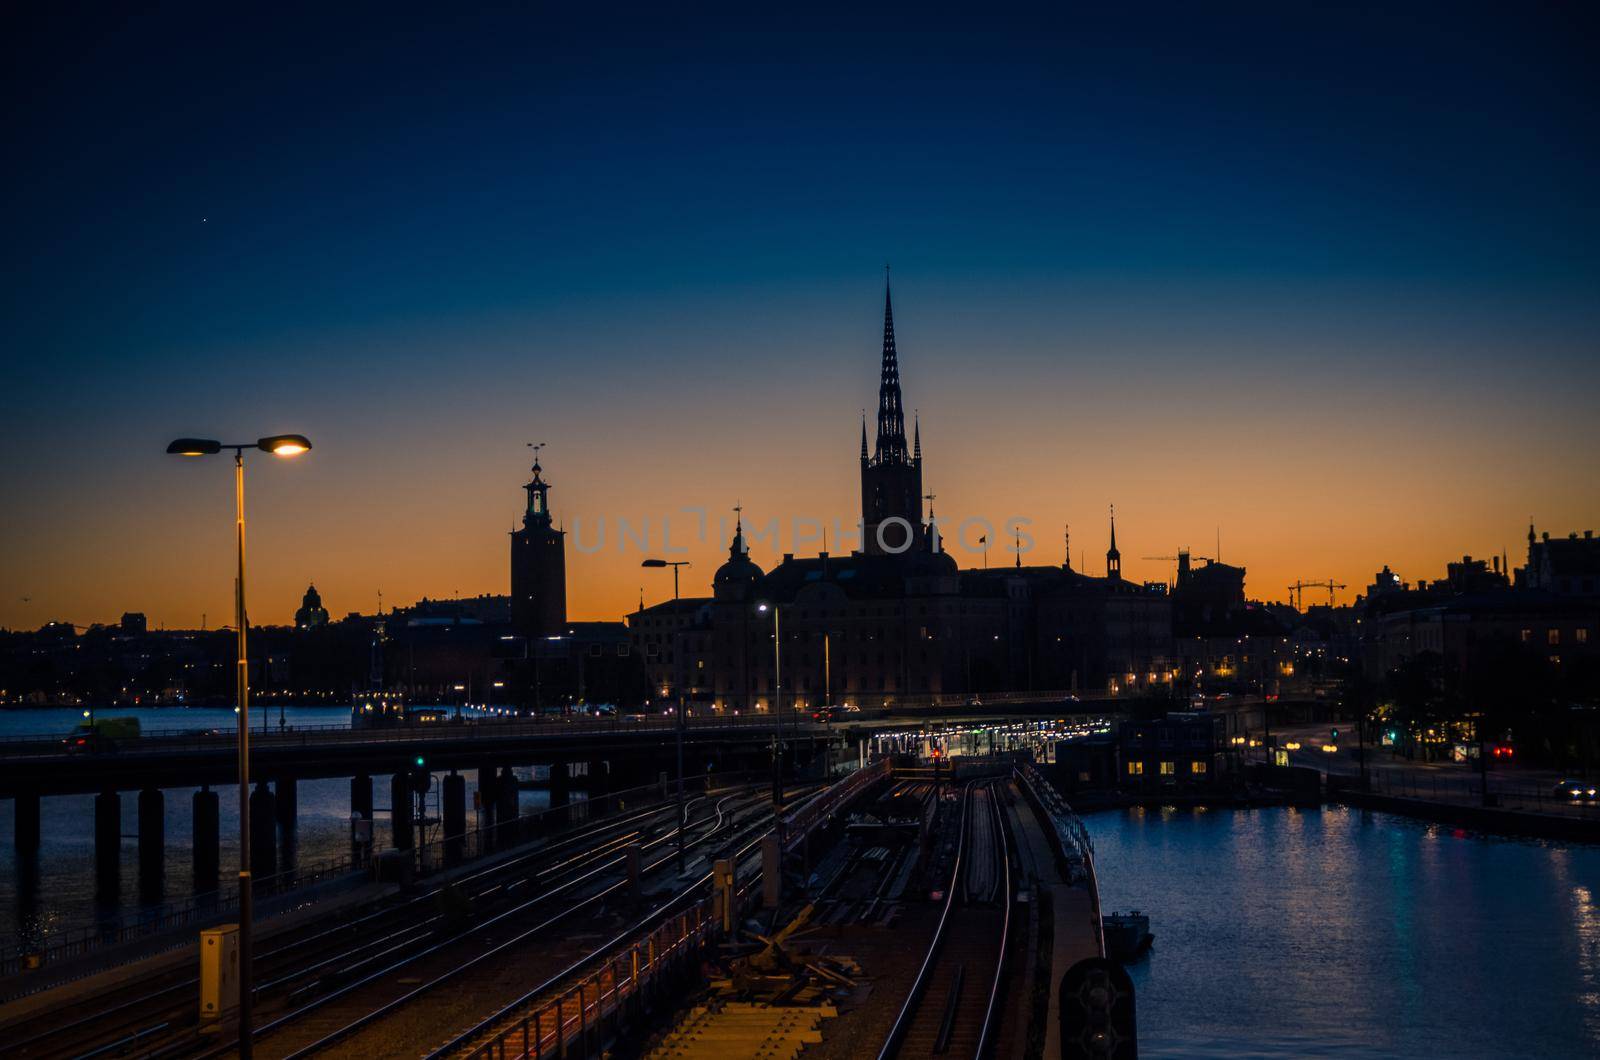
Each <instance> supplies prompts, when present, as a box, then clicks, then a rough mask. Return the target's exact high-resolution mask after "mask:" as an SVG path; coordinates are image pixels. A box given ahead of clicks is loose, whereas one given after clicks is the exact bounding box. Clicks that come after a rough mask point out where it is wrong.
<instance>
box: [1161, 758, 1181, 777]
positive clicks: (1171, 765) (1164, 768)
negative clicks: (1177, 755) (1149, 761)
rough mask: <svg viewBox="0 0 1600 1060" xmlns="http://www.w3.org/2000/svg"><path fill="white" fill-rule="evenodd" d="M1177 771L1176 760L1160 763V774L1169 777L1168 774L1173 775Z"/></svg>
mask: <svg viewBox="0 0 1600 1060" xmlns="http://www.w3.org/2000/svg"><path fill="white" fill-rule="evenodd" d="M1177 772H1178V766H1177V763H1176V762H1162V763H1161V775H1162V776H1164V777H1170V776H1172V775H1174V774H1175V773H1177Z"/></svg>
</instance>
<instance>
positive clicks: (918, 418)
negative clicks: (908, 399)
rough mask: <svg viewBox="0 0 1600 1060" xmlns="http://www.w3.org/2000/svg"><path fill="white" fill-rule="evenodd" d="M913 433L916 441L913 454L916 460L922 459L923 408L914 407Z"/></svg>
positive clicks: (912, 414) (912, 415) (912, 416)
mask: <svg viewBox="0 0 1600 1060" xmlns="http://www.w3.org/2000/svg"><path fill="white" fill-rule="evenodd" d="M911 423H912V435H913V436H914V437H915V438H916V442H915V443H914V444H913V446H912V452H911V456H912V459H914V460H921V459H922V410H921V409H914V410H912V413H911Z"/></svg>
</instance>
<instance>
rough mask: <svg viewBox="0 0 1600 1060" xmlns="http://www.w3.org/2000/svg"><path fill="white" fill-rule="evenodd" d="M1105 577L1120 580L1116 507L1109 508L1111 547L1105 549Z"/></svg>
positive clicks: (1120, 567)
mask: <svg viewBox="0 0 1600 1060" xmlns="http://www.w3.org/2000/svg"><path fill="white" fill-rule="evenodd" d="M1106 577H1107V578H1110V579H1112V580H1113V581H1117V580H1120V579H1121V578H1122V553H1121V552H1118V551H1117V506H1116V505H1115V504H1113V505H1112V506H1111V547H1110V548H1108V549H1106Z"/></svg>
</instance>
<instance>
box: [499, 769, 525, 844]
mask: <svg viewBox="0 0 1600 1060" xmlns="http://www.w3.org/2000/svg"><path fill="white" fill-rule="evenodd" d="M495 796H496V797H495V802H496V803H498V805H497V806H496V807H495V817H496V818H498V820H499V822H500V841H501V844H502V845H503V846H511V845H512V844H514V843H518V842H520V841H521V840H522V806H521V803H522V790H521V789H520V788H519V787H518V786H517V774H516V771H515V770H513V769H512V768H511V767H510V766H506V767H505V768H504V769H502V770H501V771H500V782H499V786H498V787H497V788H496V790H495Z"/></svg>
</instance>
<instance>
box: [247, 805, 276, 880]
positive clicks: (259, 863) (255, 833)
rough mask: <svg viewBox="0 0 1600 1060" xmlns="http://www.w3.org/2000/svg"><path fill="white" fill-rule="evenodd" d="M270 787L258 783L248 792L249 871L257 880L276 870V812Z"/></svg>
mask: <svg viewBox="0 0 1600 1060" xmlns="http://www.w3.org/2000/svg"><path fill="white" fill-rule="evenodd" d="M275 801H276V800H274V799H273V797H272V789H271V788H269V787H267V785H266V784H264V783H258V784H257V785H256V790H254V791H252V792H251V793H250V873H251V875H253V876H255V877H256V878H257V880H258V881H259V879H260V877H262V876H271V875H273V874H274V873H276V872H277V871H278V814H277V810H276V809H275V807H274V803H275Z"/></svg>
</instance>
